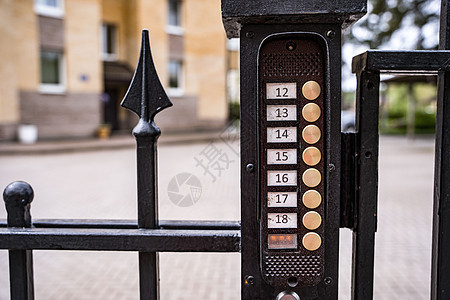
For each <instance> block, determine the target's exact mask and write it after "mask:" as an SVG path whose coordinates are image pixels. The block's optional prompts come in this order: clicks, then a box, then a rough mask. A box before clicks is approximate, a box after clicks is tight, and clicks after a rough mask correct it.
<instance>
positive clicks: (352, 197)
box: [340, 132, 356, 229]
mask: <svg viewBox="0 0 450 300" xmlns="http://www.w3.org/2000/svg"><path fill="white" fill-rule="evenodd" d="M341 149H342V150H341V215H340V227H341V228H350V229H353V226H354V219H355V218H354V216H355V202H356V183H355V180H356V134H355V133H353V132H341Z"/></svg>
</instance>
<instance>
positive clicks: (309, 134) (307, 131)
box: [302, 125, 321, 144]
mask: <svg viewBox="0 0 450 300" xmlns="http://www.w3.org/2000/svg"><path fill="white" fill-rule="evenodd" d="M320 135H321V133H320V129H319V127H317V126H316V125H308V126H306V127H305V128H304V129H303V131H302V137H303V140H304V141H305V142H307V143H308V144H315V143H317V142H318V141H319V140H320Z"/></svg>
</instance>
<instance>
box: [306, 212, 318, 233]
mask: <svg viewBox="0 0 450 300" xmlns="http://www.w3.org/2000/svg"><path fill="white" fill-rule="evenodd" d="M302 222H303V225H304V226H305V227H306V228H308V229H309V230H314V229H317V228H319V226H320V224H322V217H321V216H320V215H319V214H318V213H317V212H315V211H309V212H307V213H306V214H305V215H304V216H303V219H302Z"/></svg>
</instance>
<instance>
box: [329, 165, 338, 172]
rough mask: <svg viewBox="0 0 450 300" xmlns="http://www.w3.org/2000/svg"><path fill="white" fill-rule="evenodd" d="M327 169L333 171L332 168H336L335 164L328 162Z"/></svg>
mask: <svg viewBox="0 0 450 300" xmlns="http://www.w3.org/2000/svg"><path fill="white" fill-rule="evenodd" d="M328 170H330V172H333V171H334V170H336V166H335V165H334V164H329V165H328Z"/></svg>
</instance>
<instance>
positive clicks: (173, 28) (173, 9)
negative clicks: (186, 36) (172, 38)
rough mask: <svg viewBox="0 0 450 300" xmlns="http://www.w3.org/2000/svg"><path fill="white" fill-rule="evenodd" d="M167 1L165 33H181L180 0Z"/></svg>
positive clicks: (182, 31)
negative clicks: (167, 19)
mask: <svg viewBox="0 0 450 300" xmlns="http://www.w3.org/2000/svg"><path fill="white" fill-rule="evenodd" d="M168 1H169V23H168V24H167V33H169V34H175V35H182V34H183V33H184V29H183V28H182V19H181V15H182V14H181V8H182V3H181V0H168Z"/></svg>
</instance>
